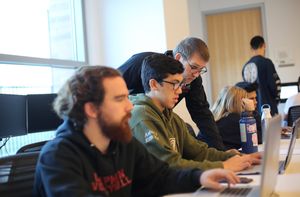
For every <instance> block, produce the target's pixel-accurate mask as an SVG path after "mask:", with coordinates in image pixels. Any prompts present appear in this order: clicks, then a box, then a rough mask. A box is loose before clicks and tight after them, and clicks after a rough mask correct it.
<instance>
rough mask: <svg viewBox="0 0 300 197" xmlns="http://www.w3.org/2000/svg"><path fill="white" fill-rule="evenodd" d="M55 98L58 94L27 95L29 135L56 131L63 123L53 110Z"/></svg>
mask: <svg viewBox="0 0 300 197" xmlns="http://www.w3.org/2000/svg"><path fill="white" fill-rule="evenodd" d="M55 97H56V94H29V95H27V131H28V133H34V132H42V131H52V130H56V129H57V127H58V126H59V125H60V124H61V123H62V122H63V121H62V120H61V119H60V118H59V117H58V116H57V115H56V113H55V112H54V110H53V108H52V103H53V101H54V99H55Z"/></svg>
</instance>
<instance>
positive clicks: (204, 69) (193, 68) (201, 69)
mask: <svg viewBox="0 0 300 197" xmlns="http://www.w3.org/2000/svg"><path fill="white" fill-rule="evenodd" d="M187 63H188V65H189V66H190V68H191V69H192V70H193V71H197V72H199V73H200V74H201V75H202V74H204V73H206V72H207V68H206V66H204V67H202V68H199V67H198V66H195V65H192V64H190V63H189V61H187Z"/></svg>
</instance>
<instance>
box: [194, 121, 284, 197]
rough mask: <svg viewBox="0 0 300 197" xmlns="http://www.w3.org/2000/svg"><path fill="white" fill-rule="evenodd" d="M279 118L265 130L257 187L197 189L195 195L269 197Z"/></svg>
mask: <svg viewBox="0 0 300 197" xmlns="http://www.w3.org/2000/svg"><path fill="white" fill-rule="evenodd" d="M280 124H281V116H279V115H277V116H275V117H273V118H272V119H271V120H270V126H269V127H268V129H267V130H266V134H265V135H266V140H265V144H264V153H263V161H262V167H261V168H262V173H261V180H260V184H259V185H258V186H250V185H249V186H246V187H245V186H243V187H235V186H234V187H231V188H226V189H224V190H222V191H213V190H208V189H205V188H204V189H199V190H197V191H196V193H195V195H196V196H197V195H199V196H202V197H203V196H229V195H232V196H255V197H257V196H263V197H265V196H270V195H271V194H272V193H273V192H274V190H275V186H276V181H277V175H278V165H279V146H280V133H281V126H280Z"/></svg>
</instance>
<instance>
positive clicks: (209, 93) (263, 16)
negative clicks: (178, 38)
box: [201, 3, 269, 106]
mask: <svg viewBox="0 0 300 197" xmlns="http://www.w3.org/2000/svg"><path fill="white" fill-rule="evenodd" d="M251 8H259V9H260V12H261V20H262V21H261V24H262V32H263V37H264V39H265V42H266V43H268V36H267V25H266V13H265V4H264V3H255V4H249V5H242V6H234V7H228V8H220V9H214V10H208V11H202V12H201V18H202V23H203V36H204V40H206V41H207V40H208V35H207V23H206V16H207V15H212V14H221V13H226V12H233V11H242V10H247V9H251ZM268 46H269V45H267V46H266V47H267V50H266V53H267V54H266V55H268V51H269V49H268ZM208 48H209V46H208ZM206 74H207V75H208V83H207V88H208V90H210V91H206V97H207V100H208V102H209V103H210V106H212V105H213V102H212V80H213V79H212V77H211V73H210V69H208V72H207V73H206Z"/></svg>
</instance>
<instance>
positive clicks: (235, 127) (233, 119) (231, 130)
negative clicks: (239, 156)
mask: <svg viewBox="0 0 300 197" xmlns="http://www.w3.org/2000/svg"><path fill="white" fill-rule="evenodd" d="M253 115H254V118H255V120H256V128H257V138H258V143H259V144H262V133H261V123H260V116H259V114H258V113H254V114H253ZM240 118H241V116H240V114H238V113H230V114H228V116H226V117H223V118H221V119H220V120H218V121H217V125H218V128H219V131H220V134H221V136H222V139H223V143H224V145H225V147H226V149H232V148H234V149H239V148H241V147H242V145H241V133H240V122H239V121H240Z"/></svg>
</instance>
